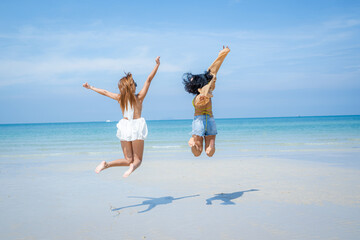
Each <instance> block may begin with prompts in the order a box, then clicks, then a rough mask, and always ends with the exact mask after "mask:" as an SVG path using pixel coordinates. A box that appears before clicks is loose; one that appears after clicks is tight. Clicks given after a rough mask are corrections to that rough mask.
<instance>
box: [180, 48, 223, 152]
mask: <svg viewBox="0 0 360 240" xmlns="http://www.w3.org/2000/svg"><path fill="white" fill-rule="evenodd" d="M229 52H230V49H229V48H228V47H224V46H223V49H222V50H221V51H220V53H219V55H218V57H217V58H216V59H215V61H214V62H213V63H212V64H211V66H210V67H209V68H208V70H207V71H206V72H205V73H204V74H197V75H195V74H191V73H185V74H184V76H183V83H184V85H185V91H187V92H188V93H191V94H194V95H196V96H195V97H194V99H193V106H194V108H195V114H194V120H193V123H192V133H191V134H192V137H191V138H190V140H189V146H190V147H191V151H192V153H193V154H194V156H195V157H198V156H200V155H201V152H202V150H203V142H204V140H205V152H206V154H207V155H208V156H209V157H212V156H213V155H214V153H215V137H216V134H217V130H216V124H215V120H214V116H213V113H212V103H211V98H212V97H213V95H212V91H213V90H214V89H215V82H216V74H217V72H218V71H219V68H220V66H221V64H222V63H223V61H224V59H225V57H226V55H227V54H228V53H229Z"/></svg>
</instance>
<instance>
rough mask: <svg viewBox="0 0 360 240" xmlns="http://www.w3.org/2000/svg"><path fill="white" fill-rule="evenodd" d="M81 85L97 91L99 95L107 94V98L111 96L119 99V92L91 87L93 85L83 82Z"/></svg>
mask: <svg viewBox="0 0 360 240" xmlns="http://www.w3.org/2000/svg"><path fill="white" fill-rule="evenodd" d="M83 87H84V88H87V89H90V90H93V91H94V92H97V93H99V94H101V95H104V96H107V97H109V98H112V99H114V100H116V101H119V94H116V93H112V92H109V91H107V90H104V89H100V88H96V87H93V86H90V85H89V84H88V83H84V84H83Z"/></svg>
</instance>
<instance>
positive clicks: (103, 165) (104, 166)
mask: <svg viewBox="0 0 360 240" xmlns="http://www.w3.org/2000/svg"><path fill="white" fill-rule="evenodd" d="M106 167H107V164H106V162H105V161H102V162H101V163H100V164H99V165H98V166H97V167H96V168H95V172H96V173H99V172H101V171H102V170H104V169H105V168H106Z"/></svg>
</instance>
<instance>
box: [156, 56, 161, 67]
mask: <svg viewBox="0 0 360 240" xmlns="http://www.w3.org/2000/svg"><path fill="white" fill-rule="evenodd" d="M155 62H156V64H158V65H160V57H157V58H156V59H155Z"/></svg>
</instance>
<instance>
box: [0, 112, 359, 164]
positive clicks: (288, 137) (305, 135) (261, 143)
mask: <svg viewBox="0 0 360 240" xmlns="http://www.w3.org/2000/svg"><path fill="white" fill-rule="evenodd" d="M191 123H192V120H191V119H188V120H148V121H147V124H148V129H149V134H148V138H147V139H146V141H145V151H144V156H156V155H157V154H164V153H166V154H167V156H169V155H170V156H172V157H173V158H177V157H178V156H179V154H180V155H181V154H189V155H191V152H190V149H189V147H188V144H187V142H188V140H189V138H190V137H191ZM116 124H117V122H80V123H42V124H2V125H0V160H4V159H6V160H9V161H11V159H19V158H22V159H27V158H34V157H42V158H43V157H45V158H46V156H69V155H106V154H110V155H118V156H119V158H120V157H122V151H121V145H120V141H119V140H118V139H117V137H116V130H117V129H116ZM216 124H217V129H218V135H217V136H216V155H218V156H221V155H224V156H232V155H233V156H263V155H266V156H272V155H279V154H289V153H294V154H296V153H301V152H306V153H309V154H312V153H314V152H352V153H353V155H352V158H355V160H356V158H358V159H357V160H359V161H360V159H359V154H358V153H359V152H360V116H321V117H278V118H236V119H216ZM216 155H215V156H216Z"/></svg>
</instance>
